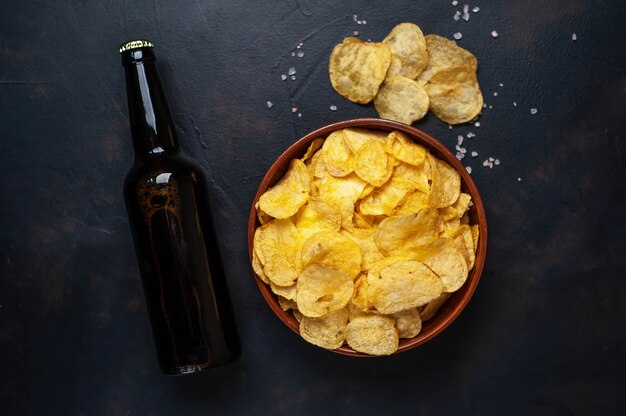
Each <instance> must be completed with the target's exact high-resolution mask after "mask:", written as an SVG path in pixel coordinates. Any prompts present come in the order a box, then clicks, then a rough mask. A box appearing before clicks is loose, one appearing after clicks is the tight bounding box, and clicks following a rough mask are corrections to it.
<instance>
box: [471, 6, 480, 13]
mask: <svg viewBox="0 0 626 416" xmlns="http://www.w3.org/2000/svg"><path fill="white" fill-rule="evenodd" d="M472 11H473V12H474V13H478V12H479V11H480V8H479V7H478V6H476V7H474V8H473V9H472Z"/></svg>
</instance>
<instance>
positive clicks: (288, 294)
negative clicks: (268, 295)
mask: <svg viewBox="0 0 626 416" xmlns="http://www.w3.org/2000/svg"><path fill="white" fill-rule="evenodd" d="M270 289H271V290H272V292H274V294H275V295H278V296H281V297H283V298H285V299H287V300H295V299H296V284H295V283H294V284H292V285H291V286H279V285H277V284H275V283H274V282H270Z"/></svg>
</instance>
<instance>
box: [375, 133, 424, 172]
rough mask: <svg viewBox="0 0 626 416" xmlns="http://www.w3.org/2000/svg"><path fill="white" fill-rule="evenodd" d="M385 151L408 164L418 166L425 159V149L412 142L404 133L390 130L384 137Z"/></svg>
mask: <svg viewBox="0 0 626 416" xmlns="http://www.w3.org/2000/svg"><path fill="white" fill-rule="evenodd" d="M385 144H386V146H387V152H389V154H391V155H392V156H393V157H395V158H396V159H398V160H400V161H402V162H404V163H408V164H410V165H414V166H419V165H421V164H422V163H424V160H425V159H426V149H424V148H423V147H422V146H420V145H419V144H416V143H413V141H412V140H410V139H409V138H407V137H406V136H405V135H404V133H401V132H399V131H392V132H391V133H389V135H388V136H387V138H386V143H385Z"/></svg>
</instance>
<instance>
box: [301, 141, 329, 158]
mask: <svg viewBox="0 0 626 416" xmlns="http://www.w3.org/2000/svg"><path fill="white" fill-rule="evenodd" d="M323 144H324V139H322V138H318V139H314V140H313V141H312V142H311V144H310V145H309V148H308V149H307V150H306V153H305V154H304V156H302V157H301V158H300V160H301V161H303V162H304V163H305V164H306V162H307V160H309V159H310V158H311V157H312V156H313V154H314V153H315V152H317V151H318V150H319V148H320V147H322V145H323Z"/></svg>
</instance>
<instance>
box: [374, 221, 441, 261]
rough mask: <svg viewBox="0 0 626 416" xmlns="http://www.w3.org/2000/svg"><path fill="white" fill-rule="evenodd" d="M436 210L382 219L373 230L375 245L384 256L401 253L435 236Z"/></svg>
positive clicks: (421, 244) (430, 240) (436, 227)
mask: <svg viewBox="0 0 626 416" xmlns="http://www.w3.org/2000/svg"><path fill="white" fill-rule="evenodd" d="M438 229H439V215H438V214H437V210H432V209H423V210H421V211H420V212H418V213H417V214H415V215H396V216H393V217H388V218H386V219H384V220H383V221H382V222H381V223H380V224H379V225H378V228H377V229H376V231H375V232H374V241H375V242H376V246H377V247H378V249H379V250H380V252H381V253H383V254H384V255H386V256H394V255H402V254H403V253H406V252H407V251H408V250H410V249H411V248H413V247H419V246H423V245H426V244H429V243H431V242H433V241H434V240H435V238H437V235H438Z"/></svg>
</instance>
